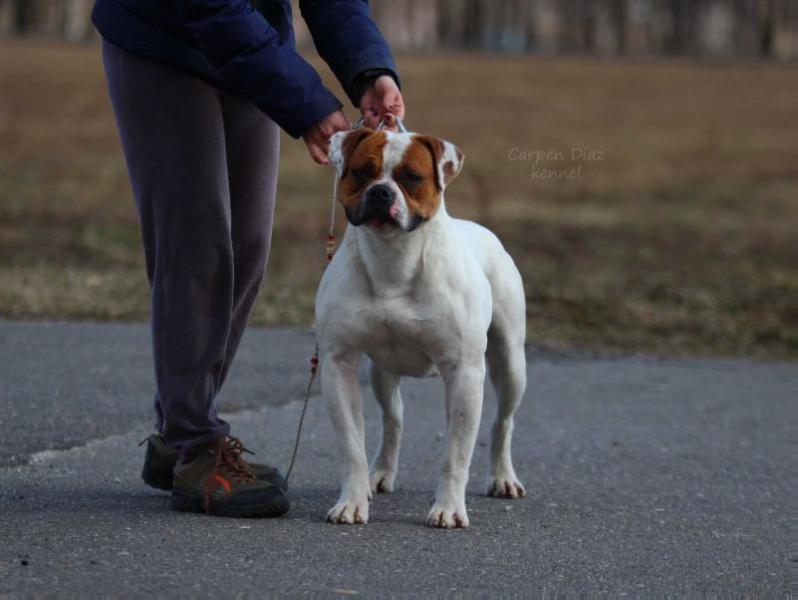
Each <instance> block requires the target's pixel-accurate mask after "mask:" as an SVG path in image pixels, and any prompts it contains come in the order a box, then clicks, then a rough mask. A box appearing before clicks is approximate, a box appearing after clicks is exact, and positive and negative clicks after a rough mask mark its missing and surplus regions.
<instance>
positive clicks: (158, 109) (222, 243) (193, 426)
mask: <svg viewBox="0 0 798 600" xmlns="http://www.w3.org/2000/svg"><path fill="white" fill-rule="evenodd" d="M103 59H104V64H105V69H106V75H107V79H108V84H109V89H110V93H111V100H112V104H113V106H114V111H115V114H116V118H117V123H118V126H119V131H120V135H121V139H122V145H123V149H124V153H125V158H126V161H127V165H128V171H129V174H130V178H131V182H132V184H133V192H134V196H135V199H136V204H137V207H138V210H139V215H140V219H141V226H142V235H143V240H144V245H145V256H146V262H147V273H148V275H149V278H150V283H151V287H152V309H151V318H152V338H153V353H154V359H155V378H156V384H157V395H156V411H157V412H158V427H159V429H160V430H161V432H162V433H163V435H164V437H165V438H166V441H167V443H168V444H169V445H170V446H172V447H174V448H177V449H178V450H180V451H181V452H182V453H183V456H187V455H189V454H191V452H192V450H193V449H195V448H196V447H197V446H200V445H202V444H205V443H207V442H209V441H212V440H214V439H216V438H218V437H220V436H222V435H226V434H227V433H228V431H229V427H228V425H227V423H225V422H224V421H222V420H221V419H220V418H219V417H218V416H217V414H216V409H215V408H214V398H215V396H216V393H217V392H218V389H219V386H220V384H221V377H222V373H223V371H224V370H225V362H226V352H227V345H228V337H229V333H230V327H231V323H232V315H233V308H234V259H233V243H232V233H231V231H232V228H231V207H230V187H229V179H228V173H227V157H226V151H225V133H224V115H223V106H222V94H221V93H220V92H219V91H218V90H216V89H214V88H213V87H212V86H210V85H208V84H206V83H205V82H204V81H202V80H200V79H198V78H196V77H193V76H192V75H191V74H189V73H188V72H185V71H182V70H180V69H176V68H173V67H170V66H167V65H161V64H159V63H155V62H153V61H149V60H147V59H144V58H141V57H138V56H136V55H134V54H131V53H128V52H125V51H123V50H121V49H119V48H117V47H115V46H113V45H111V44H109V43H107V42H105V43H104V44H103Z"/></svg>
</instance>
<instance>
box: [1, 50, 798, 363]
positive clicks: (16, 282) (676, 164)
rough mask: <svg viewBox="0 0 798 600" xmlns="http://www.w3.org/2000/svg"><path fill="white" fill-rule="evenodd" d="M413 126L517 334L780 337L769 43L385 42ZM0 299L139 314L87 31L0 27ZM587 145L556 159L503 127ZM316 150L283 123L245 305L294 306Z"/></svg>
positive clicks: (774, 73)
mask: <svg viewBox="0 0 798 600" xmlns="http://www.w3.org/2000/svg"><path fill="white" fill-rule="evenodd" d="M400 66H401V70H402V75H403V80H404V88H405V90H406V96H407V98H406V99H407V102H408V105H409V107H410V112H409V115H408V122H409V124H410V125H411V126H412V128H413V129H415V130H418V131H423V132H425V133H430V134H436V135H440V136H442V137H446V138H447V139H450V140H452V141H453V142H455V143H457V144H458V145H459V146H460V147H461V149H462V150H463V151H464V152H465V155H466V166H465V170H464V174H463V175H462V176H461V178H460V180H459V181H457V182H456V183H455V184H454V185H453V186H452V187H451V188H450V191H449V194H448V197H447V205H448V208H449V211H450V212H451V213H453V214H454V215H457V216H464V217H467V218H476V219H478V220H480V221H482V222H483V223H485V224H486V225H488V226H490V227H491V228H492V229H494V231H496V233H497V234H498V235H499V236H500V237H501V238H502V239H503V240H504V242H505V244H506V246H507V247H508V249H509V250H510V252H511V253H512V254H513V256H514V257H515V259H516V261H517V262H518V264H519V266H520V268H521V270H522V272H523V274H524V277H525V282H526V287H527V294H528V300H529V310H528V324H529V341H530V342H532V343H533V344H537V345H542V346H548V347H556V348H601V349H620V350H644V351H655V352H664V353H701V354H708V353H712V354H722V355H736V356H750V357H770V358H793V359H794V358H796V357H798V243H796V229H798V111H796V110H795V107H796V106H798V71H796V70H795V68H794V67H788V66H777V65H762V64H756V65H754V64H752V65H741V66H732V65H695V64H688V63H674V62H659V63H646V64H643V63H626V62H602V61H597V60H588V59H578V60H577V59H548V60H540V59H528V58H517V59H509V58H490V57H475V56H436V57H432V58H426V57H403V58H400ZM0 90H1V91H0V314H2V315H4V316H8V317H48V318H49V317H56V318H70V319H75V318H92V319H95V318H96V319H125V320H140V319H145V318H146V315H147V290H146V282H145V278H144V273H143V267H142V256H141V248H140V242H139V237H138V230H137V221H136V216H135V212H134V209H133V202H132V199H131V194H130V188H129V184H128V182H127V179H126V174H125V170H124V164H123V161H122V157H121V153H120V149H119V144H118V140H117V135H116V131H115V128H114V121H113V117H112V114H111V110H110V106H109V103H108V100H107V97H106V91H105V83H104V80H103V77H102V69H101V64H100V59H99V52H98V49H97V47H95V46H64V45H49V44H43V43H31V42H4V43H2V44H0ZM584 147H588V148H590V149H593V150H595V151H597V152H600V153H601V154H602V157H603V158H602V160H577V161H573V160H570V159H569V158H568V157H566V158H565V159H563V160H550V161H544V162H543V163H542V164H540V165H538V167H541V168H545V169H567V168H576V167H581V172H580V177H579V178H578V179H572V180H553V181H543V180H540V179H533V178H532V172H533V168H534V164H533V162H530V161H523V160H510V159H509V158H508V154H509V153H510V151H511V150H512V149H513V148H518V149H521V150H533V151H535V150H539V151H548V150H552V151H555V152H562V153H564V154H566V155H568V154H569V153H570V151H571V149H572V148H584ZM330 176H331V174H330V172H329V171H328V170H326V169H323V168H320V167H316V166H315V165H313V164H311V163H310V161H309V160H308V159H307V158H306V157H305V154H304V149H303V147H302V146H301V145H300V144H298V143H296V142H293V141H291V140H289V139H285V143H284V147H283V161H282V166H281V180H280V190H279V198H278V215H277V224H276V232H275V234H276V236H275V247H274V251H273V255H272V261H271V263H270V266H269V277H268V281H267V283H266V285H265V287H264V290H263V292H262V294H261V298H260V300H259V302H258V306H257V308H256V311H255V314H254V321H255V322H256V323H258V324H268V325H295V324H304V325H307V324H309V323H310V320H311V306H312V300H313V293H314V290H315V286H316V283H317V281H318V277H319V273H320V270H321V268H322V266H323V262H322V252H323V238H324V229H325V221H326V211H327V202H328V198H329V188H330V183H331V182H330Z"/></svg>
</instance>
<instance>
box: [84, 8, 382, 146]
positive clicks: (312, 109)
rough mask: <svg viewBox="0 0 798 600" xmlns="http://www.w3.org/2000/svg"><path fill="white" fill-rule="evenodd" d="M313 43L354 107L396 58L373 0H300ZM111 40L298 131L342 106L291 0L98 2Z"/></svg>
mask: <svg viewBox="0 0 798 600" xmlns="http://www.w3.org/2000/svg"><path fill="white" fill-rule="evenodd" d="M299 6H300V10H301V12H302V16H303V17H304V18H305V21H306V22H307V24H308V28H309V29H310V33H311V35H312V36H313V42H314V43H315V45H316V49H317V50H318V51H319V54H320V55H321V57H322V58H323V59H324V60H325V62H327V64H328V65H329V66H330V68H331V69H332V71H333V73H335V76H336V77H337V78H338V80H339V81H340V82H341V85H342V86H343V88H344V90H346V92H347V94H349V96H350V99H351V100H352V102H353V103H354V104H357V103H358V100H359V98H355V97H354V96H353V94H354V93H355V92H354V90H355V88H357V87H359V86H356V85H354V84H355V82H356V79H357V77H358V75H360V74H362V73H364V72H365V71H371V70H372V69H387V70H389V71H390V72H391V74H392V75H393V76H394V78H396V64H395V63H394V60H393V57H392V56H391V52H390V50H389V49H388V46H387V44H386V43H385V40H384V39H383V37H382V35H381V34H380V32H379V30H378V29H377V26H376V25H375V24H374V22H373V21H372V20H371V16H370V14H369V6H368V1H367V0H300V3H299ZM92 20H93V21H94V24H95V26H96V27H97V30H98V31H99V32H100V34H101V35H102V36H103V37H104V38H105V39H106V40H108V41H109V42H111V43H112V44H114V45H116V46H119V47H120V48H123V49H125V50H128V51H130V52H133V53H136V54H140V55H142V56H145V57H147V58H150V59H152V60H156V61H158V62H162V63H166V64H171V65H174V66H177V67H181V68H185V69H188V70H190V71H192V72H194V73H195V74H197V75H199V76H201V77H203V78H204V79H206V80H207V81H209V82H210V83H211V84H213V85H215V86H216V87H219V88H221V89H225V90H228V91H232V92H235V93H238V94H241V95H242V96H245V97H246V98H248V99H250V100H251V101H252V102H253V103H254V104H255V105H257V106H258V107H259V108H260V109H261V110H262V111H263V112H265V113H266V114H267V115H269V117H271V118H272V119H273V120H274V121H275V122H276V123H277V124H278V125H280V126H281V127H282V128H283V129H284V130H285V131H286V132H288V133H289V134H290V135H291V136H293V137H299V136H301V135H302V134H303V133H304V132H305V131H306V130H307V129H308V128H309V127H310V126H312V125H314V124H315V123H318V122H319V121H320V120H321V119H323V118H324V117H325V116H327V115H328V114H330V113H331V112H333V111H334V110H336V109H338V108H340V107H341V103H340V102H339V101H338V99H337V98H336V97H335V96H334V95H333V94H332V92H330V91H329V90H328V89H327V88H326V87H324V85H322V83H321V79H320V78H319V75H318V74H317V73H316V71H315V70H314V69H313V67H312V66H310V65H309V64H308V63H307V62H306V61H305V60H304V59H303V58H302V57H301V56H300V55H299V54H298V53H297V51H296V48H295V45H294V31H293V27H292V24H291V4H290V2H289V0H96V2H95V5H94V10H93V12H92Z"/></svg>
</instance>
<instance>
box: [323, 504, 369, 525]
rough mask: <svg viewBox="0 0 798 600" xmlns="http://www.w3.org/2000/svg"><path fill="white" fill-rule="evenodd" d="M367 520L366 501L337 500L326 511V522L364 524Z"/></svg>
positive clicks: (367, 506)
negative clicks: (336, 502)
mask: <svg viewBox="0 0 798 600" xmlns="http://www.w3.org/2000/svg"><path fill="white" fill-rule="evenodd" d="M368 521H369V503H368V502H351V501H349V502H347V501H339V502H338V504H336V505H335V506H333V507H332V508H331V509H330V510H329V511H328V512H327V522H328V523H336V524H347V525H352V524H354V523H358V524H365V523H368Z"/></svg>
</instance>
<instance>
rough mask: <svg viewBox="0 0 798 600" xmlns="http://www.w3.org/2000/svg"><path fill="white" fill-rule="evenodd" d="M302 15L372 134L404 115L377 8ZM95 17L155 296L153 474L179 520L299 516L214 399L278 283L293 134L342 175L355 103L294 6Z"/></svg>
mask: <svg viewBox="0 0 798 600" xmlns="http://www.w3.org/2000/svg"><path fill="white" fill-rule="evenodd" d="M299 6H300V10H301V13H302V16H303V17H304V19H305V21H306V22H307V25H308V28H309V30H310V33H311V36H312V38H313V42H314V44H315V46H316V48H317V50H318V52H319V54H320V55H321V57H322V58H323V59H324V61H325V62H326V63H327V64H328V65H329V67H330V68H331V70H332V71H333V73H334V74H335V76H336V77H337V79H338V80H339V81H340V83H341V85H342V87H343V89H344V91H345V92H346V94H347V95H348V96H349V99H350V100H351V101H352V103H353V104H354V105H355V106H357V107H359V109H360V111H361V113H362V115H363V116H364V118H365V124H366V125H367V126H371V127H375V126H376V125H377V124H378V122H379V121H380V120H382V119H389V118H391V117H393V116H398V117H400V118H403V117H404V111H405V107H404V102H403V98H402V93H401V91H400V83H399V77H398V74H397V69H396V64H395V61H394V59H393V57H392V56H391V52H390V50H389V48H388V46H387V44H386V42H385V40H384V38H383V36H382V35H381V34H380V32H379V30H378V28H377V27H376V25H375V24H374V22H373V20H372V19H371V16H370V11H369V6H368V2H367V0H338V1H336V2H330V1H329V0H300V2H299ZM92 20H93V22H94V24H95V26H96V28H97V30H98V31H99V32H100V34H101V36H102V40H103V41H102V54H103V64H104V68H105V73H106V78H107V81H108V88H109V92H110V97H111V103H112V105H113V108H114V114H115V117H116V121H117V125H118V129H119V133H120V138H121V141H122V148H123V151H124V155H125V160H126V163H127V168H128V173H129V176H130V180H131V183H132V188H133V194H134V197H135V201H136V206H137V209H138V213H139V218H140V221H141V229H142V238H143V242H144V253H145V261H146V268H147V275H148V278H149V282H150V287H151V293H152V300H151V326H152V342H153V357H154V363H155V382H156V389H157V392H156V394H155V411H156V416H157V418H156V430H157V433H156V434H153V435H152V436H150V437H149V438H148V440H147V450H146V453H145V463H144V469H143V472H142V477H143V479H144V481H145V482H147V483H148V484H150V485H152V486H153V487H157V488H160V489H165V490H171V494H172V496H171V503H172V506H173V508H175V509H177V510H184V511H195V512H200V511H203V512H207V513H209V514H213V515H219V516H239V517H260V516H278V515H281V514H284V513H286V512H287V511H288V509H289V502H288V498H287V496H286V489H285V488H286V486H285V482H284V480H283V479H282V476H281V475H280V473H279V472H278V471H277V470H276V469H274V468H273V467H270V466H268V465H258V464H253V463H249V462H248V461H247V460H245V458H244V456H243V454H244V452H246V449H245V448H244V446H243V445H242V443H241V441H240V440H238V439H237V438H235V437H232V436H231V435H230V428H229V425H228V424H227V423H226V422H225V421H223V420H222V419H220V418H219V416H218V414H217V412H216V408H215V405H214V402H215V398H216V396H217V394H218V393H219V390H220V388H221V387H222V384H223V383H224V381H225V378H226V376H227V373H228V372H229V369H230V365H231V364H232V362H233V358H234V356H235V353H236V349H237V348H238V344H239V341H240V340H241V336H242V334H243V332H244V329H245V327H246V324H247V320H248V317H249V314H250V311H251V309H252V306H253V303H254V301H255V297H256V295H257V292H258V289H259V287H260V284H261V281H262V279H263V276H264V271H265V266H266V261H267V258H268V254H269V246H270V243H271V229H272V215H273V211H274V203H275V189H276V178H277V165H278V153H279V129H278V128H282V129H283V130H285V131H286V132H287V133H288V134H289V135H290V136H292V137H294V138H300V137H301V138H302V139H303V140H304V142H305V144H306V145H307V149H308V153H309V155H310V157H311V158H312V159H313V160H314V161H315V162H317V163H320V164H327V163H328V158H327V148H328V141H329V138H330V137H331V136H332V135H333V134H334V133H336V132H338V131H342V130H346V129H349V127H350V125H349V122H348V120H347V118H346V116H345V114H344V112H343V111H342V106H343V105H342V103H341V102H340V101H339V100H338V99H337V98H336V96H335V95H334V94H333V93H332V92H331V91H330V90H328V89H327V88H326V87H325V86H324V85H323V84H322V82H321V79H320V77H319V75H318V74H317V73H316V72H315V70H314V69H313V67H312V66H311V65H310V64H309V63H308V62H306V61H305V60H304V59H303V58H302V57H301V56H300V55H299V54H298V52H297V50H296V48H295V42H294V32H293V28H292V14H291V4H290V2H289V1H288V0H96V2H95V5H94V8H93V11H92Z"/></svg>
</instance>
